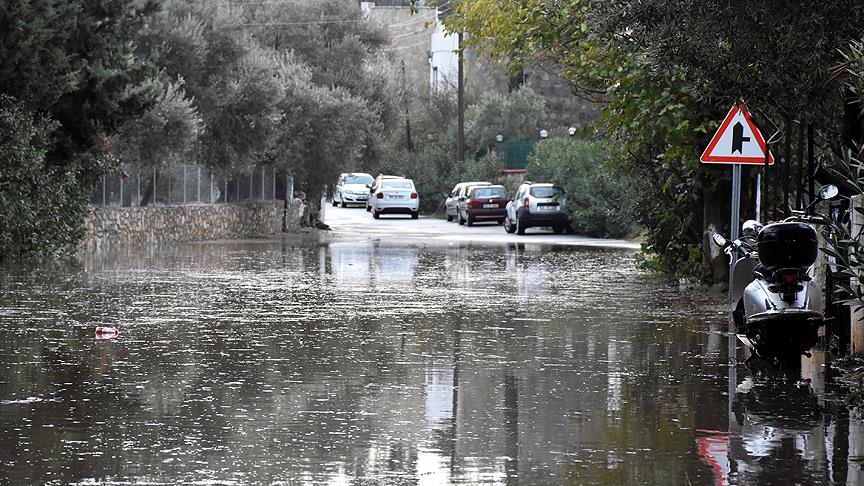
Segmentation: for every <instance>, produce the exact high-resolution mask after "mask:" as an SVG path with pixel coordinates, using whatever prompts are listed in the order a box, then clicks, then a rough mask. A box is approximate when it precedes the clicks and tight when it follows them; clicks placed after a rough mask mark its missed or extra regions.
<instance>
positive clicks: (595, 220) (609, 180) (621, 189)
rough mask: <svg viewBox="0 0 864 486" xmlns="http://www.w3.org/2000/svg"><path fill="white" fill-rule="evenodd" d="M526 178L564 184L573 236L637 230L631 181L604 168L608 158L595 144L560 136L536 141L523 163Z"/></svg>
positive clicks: (616, 234) (617, 235) (623, 233)
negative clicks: (528, 156) (526, 160)
mask: <svg viewBox="0 0 864 486" xmlns="http://www.w3.org/2000/svg"><path fill="white" fill-rule="evenodd" d="M526 179H528V180H531V181H533V182H553V183H556V184H559V185H561V186H562V187H564V189H565V190H566V191H567V211H568V213H569V215H570V226H571V227H572V229H573V231H575V232H577V233H579V234H584V235H587V236H595V237H603V238H620V237H623V236H627V235H632V234H633V233H634V232H635V231H636V229H637V224H636V221H637V215H636V201H635V199H634V198H633V196H632V194H631V193H630V190H631V187H632V184H631V180H630V178H629V177H628V176H627V175H625V174H621V173H614V172H613V171H611V170H610V169H609V156H608V154H607V153H606V152H605V151H604V150H603V148H602V145H601V144H599V143H597V142H589V141H585V140H581V139H571V138H565V137H557V138H550V139H547V140H544V141H542V142H541V143H539V144H538V145H537V147H536V148H535V149H534V154H533V155H532V156H531V159H530V160H529V162H528V168H527V173H526Z"/></svg>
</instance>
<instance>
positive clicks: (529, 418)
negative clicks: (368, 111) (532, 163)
mask: <svg viewBox="0 0 864 486" xmlns="http://www.w3.org/2000/svg"><path fill="white" fill-rule="evenodd" d="M367 217H368V219H367ZM327 221H328V223H330V224H331V225H332V226H333V227H334V231H333V232H327V233H326V235H325V236H324V237H322V239H321V240H320V241H313V242H312V243H310V244H303V245H301V244H298V243H296V241H294V240H291V239H284V240H282V239H280V240H261V241H254V242H219V243H202V244H190V245H182V246H176V247H167V248H161V249H145V250H140V251H123V252H117V253H111V254H101V255H91V256H90V257H89V258H88V259H87V260H86V261H85V262H84V263H83V264H81V265H71V266H52V267H46V268H38V269H20V268H18V269H15V268H7V269H4V270H3V271H2V273H0V437H2V442H0V483H24V484H31V483H56V484H129V483H146V484H432V485H439V484H598V485H600V484H602V485H606V484H664V485H665V484H742V485H743V484H776V483H783V484H785V483H798V484H844V483H845V484H853V485H855V484H857V485H861V484H864V469H862V465H864V422H861V421H860V420H858V419H855V418H852V417H850V416H849V414H848V411H847V410H846V408H845V407H844V406H842V404H839V402H838V401H837V397H836V396H835V395H833V394H832V391H831V385H830V383H829V382H826V380H825V375H824V370H825V368H824V362H825V353H823V352H816V353H814V356H813V358H812V359H802V370H801V371H800V372H797V373H795V374H792V375H777V374H772V373H771V372H770V370H767V371H766V370H760V371H750V370H748V369H747V368H746V367H744V366H743V365H738V366H730V365H729V363H730V355H729V349H728V346H727V343H728V339H727V336H726V335H725V333H724V331H725V329H726V318H725V313H724V306H723V302H722V299H721V298H720V297H716V296H709V295H704V294H698V293H697V294H689V293H682V292H681V291H679V289H678V286H677V285H676V284H675V283H674V282H670V281H667V280H664V279H661V278H658V277H657V276H656V275H652V274H648V273H644V272H642V271H640V270H639V269H638V266H637V261H636V254H635V252H634V251H633V250H632V249H631V248H629V247H625V248H624V249H615V248H611V249H610V248H587V247H580V246H578V245H570V244H564V245H558V244H548V243H546V240H545V239H546V238H549V240H550V241H556V242H557V241H571V240H569V239H570V238H572V241H577V240H579V239H578V237H570V236H564V235H552V234H549V235H545V236H536V235H526V236H524V237H517V236H516V235H513V238H518V240H515V241H511V240H509V238H510V235H506V234H504V231H503V229H501V228H500V227H498V226H490V227H487V228H486V229H483V227H472V228H462V229H460V228H459V227H458V225H457V224H455V223H446V222H443V221H432V220H424V219H422V218H421V219H420V220H416V221H413V220H410V219H399V220H397V219H396V218H393V219H391V220H385V219H381V220H378V221H375V220H373V219H372V218H371V216H369V215H368V213H366V212H365V211H363V210H362V209H359V210H353V209H345V210H342V208H339V210H334V208H332V207H331V208H328V213H327ZM367 223H368V224H367ZM375 223H380V224H375ZM445 229H446V231H444V230H445ZM498 238H508V239H506V240H503V241H499V240H498ZM523 240H524V241H525V242H526V243H525V244H522V241H523ZM490 241H491V242H492V243H491V244H487V243H488V242H490ZM535 243H536V244H535ZM601 246H602V245H601ZM97 326H112V327H116V328H117V329H118V334H117V336H116V337H114V338H112V339H97V336H96V334H95V329H96V327H97ZM733 352H734V351H733ZM737 358H739V359H741V358H742V356H740V355H738V356H737ZM732 362H733V363H734V361H732Z"/></svg>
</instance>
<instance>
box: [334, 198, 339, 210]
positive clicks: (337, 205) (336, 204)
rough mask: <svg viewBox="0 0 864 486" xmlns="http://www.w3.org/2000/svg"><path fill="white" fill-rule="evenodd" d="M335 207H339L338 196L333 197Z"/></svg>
mask: <svg viewBox="0 0 864 486" xmlns="http://www.w3.org/2000/svg"><path fill="white" fill-rule="evenodd" d="M333 207H334V208H338V207H339V203H338V202H336V198H335V197H334V198H333Z"/></svg>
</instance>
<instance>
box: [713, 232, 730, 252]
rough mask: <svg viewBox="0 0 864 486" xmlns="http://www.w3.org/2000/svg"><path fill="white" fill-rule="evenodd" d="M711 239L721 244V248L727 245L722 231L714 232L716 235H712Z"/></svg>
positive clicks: (716, 243) (718, 244)
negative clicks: (721, 233)
mask: <svg viewBox="0 0 864 486" xmlns="http://www.w3.org/2000/svg"><path fill="white" fill-rule="evenodd" d="M711 239H712V240H714V244H715V245H717V246H719V247H720V248H725V247H726V238H723V236H721V235H720V233H714V235H713V236H711Z"/></svg>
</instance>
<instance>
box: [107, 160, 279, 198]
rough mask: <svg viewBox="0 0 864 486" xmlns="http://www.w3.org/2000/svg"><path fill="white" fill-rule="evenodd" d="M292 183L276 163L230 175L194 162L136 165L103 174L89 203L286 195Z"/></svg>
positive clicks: (275, 196)
mask: <svg viewBox="0 0 864 486" xmlns="http://www.w3.org/2000/svg"><path fill="white" fill-rule="evenodd" d="M292 187H293V179H292V178H291V177H285V176H284V175H279V173H278V172H277V171H276V169H275V168H273V167H256V168H254V169H252V170H251V171H249V172H246V173H240V174H234V175H231V176H227V177H226V176H219V175H215V174H213V173H211V172H208V171H207V169H206V168H204V167H201V166H200V165H193V164H182V165H174V166H170V167H167V168H164V167H163V168H159V169H152V168H148V169H138V168H134V169H128V170H126V171H123V172H121V173H118V174H109V175H105V176H103V177H102V181H101V184H97V189H96V191H95V192H94V194H93V196H92V197H91V199H90V204H91V205H93V206H103V207H112V206H113V207H135V206H169V205H182V204H216V203H233V202H240V201H248V200H254V199H277V198H284V197H285V194H290V193H291V192H292V191H293V188H292Z"/></svg>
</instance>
